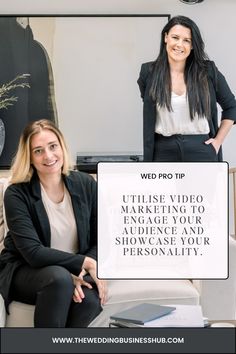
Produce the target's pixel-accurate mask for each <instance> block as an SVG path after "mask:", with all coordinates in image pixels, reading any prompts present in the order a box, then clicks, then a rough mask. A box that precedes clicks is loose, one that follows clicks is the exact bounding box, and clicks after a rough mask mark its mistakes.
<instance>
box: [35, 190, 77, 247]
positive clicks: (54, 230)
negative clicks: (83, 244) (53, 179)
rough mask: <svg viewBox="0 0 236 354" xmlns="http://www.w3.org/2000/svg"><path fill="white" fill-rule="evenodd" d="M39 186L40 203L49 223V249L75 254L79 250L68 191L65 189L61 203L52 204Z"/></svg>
mask: <svg viewBox="0 0 236 354" xmlns="http://www.w3.org/2000/svg"><path fill="white" fill-rule="evenodd" d="M40 185H41V193H42V201H43V204H44V207H45V209H46V212H47V215H48V218H49V223H50V229H51V247H52V248H55V249H58V250H61V251H65V252H69V253H77V252H78V248H79V247H78V246H79V245H78V236H77V227H76V222H75V217H74V211H73V208H72V203H71V197H70V194H69V192H68V190H67V189H66V188H65V193H64V198H63V201H62V202H60V203H54V202H53V201H52V200H51V199H50V198H49V197H48V195H47V192H46V191H45V189H44V188H43V186H42V184H40Z"/></svg>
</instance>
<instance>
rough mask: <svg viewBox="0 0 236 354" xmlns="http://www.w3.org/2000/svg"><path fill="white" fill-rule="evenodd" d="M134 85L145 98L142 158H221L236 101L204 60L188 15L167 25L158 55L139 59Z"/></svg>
mask: <svg viewBox="0 0 236 354" xmlns="http://www.w3.org/2000/svg"><path fill="white" fill-rule="evenodd" d="M138 85H139V88H140V92H141V97H142V99H143V102H144V106H143V143H144V161H160V162H164V161H167V162H168V161H169V162H184V161H221V160H222V151H221V145H222V143H223V141H224V139H225V137H226V135H227V134H228V132H229V130H230V129H231V127H232V125H233V124H234V123H235V121H236V101H235V97H234V95H233V94H232V92H231V90H230V88H229V86H228V84H227V82H226V80H225V78H224V76H223V75H222V74H221V73H220V72H219V70H218V69H217V68H216V66H215V64H214V62H213V61H209V60H208V57H207V55H206V53H205V51H204V42H203V40H202V37H201V33H200V31H199V28H198V27H197V25H196V24H195V23H194V22H193V21H192V20H191V19H189V18H187V17H185V16H176V17H173V18H172V19H171V20H170V21H169V22H168V23H167V24H166V25H165V27H164V28H163V30H162V33H161V44H160V53H159V56H158V58H157V59H156V60H155V61H154V62H149V63H145V64H142V67H141V71H140V76H139V79H138ZM217 103H218V104H219V105H220V106H221V108H222V116H221V123H220V126H218V113H217Z"/></svg>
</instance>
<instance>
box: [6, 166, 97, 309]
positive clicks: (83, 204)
mask: <svg viewBox="0 0 236 354" xmlns="http://www.w3.org/2000/svg"><path fill="white" fill-rule="evenodd" d="M64 182H65V186H66V188H67V189H68V191H69V193H70V196H71V200H72V206H73V210H74V215H75V220H76V225H77V231H78V243H79V253H78V254H72V253H68V252H63V251H60V250H56V249H53V248H50V237H51V235H50V225H49V220H48V216H47V213H46V210H45V208H44V205H43V202H42V197H41V189H40V183H39V179H38V176H37V174H36V173H35V174H34V175H33V177H32V178H31V181H30V182H28V183H19V184H12V185H10V186H9V187H8V188H7V190H6V192H5V196H4V204H5V211H6V219H7V224H8V228H9V232H8V234H7V236H6V238H5V241H4V246H5V248H4V249H3V251H2V253H1V256H0V293H1V294H2V296H3V298H4V299H5V302H6V307H8V304H9V302H10V301H11V293H10V286H11V281H12V276H13V273H14V271H15V270H16V269H17V268H18V267H19V266H20V265H22V264H29V265H30V266H31V267H33V268H40V267H45V266H49V265H59V266H61V267H64V268H66V269H67V270H68V271H69V272H71V273H73V274H79V273H80V271H81V268H82V264H83V261H84V258H85V256H89V257H92V258H94V259H96V247H97V202H96V197H97V188H96V182H95V180H94V179H93V177H91V176H90V175H88V174H86V173H83V172H75V171H73V172H71V173H70V174H69V176H65V177H64ZM65 237H66V235H65Z"/></svg>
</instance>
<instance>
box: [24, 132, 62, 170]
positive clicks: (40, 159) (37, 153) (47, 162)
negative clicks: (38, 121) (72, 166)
mask: <svg viewBox="0 0 236 354" xmlns="http://www.w3.org/2000/svg"><path fill="white" fill-rule="evenodd" d="M30 150H31V163H32V165H33V166H34V167H35V169H36V170H37V172H38V174H39V175H40V174H41V175H47V174H55V173H56V174H61V169H62V166H63V160H64V159H63V150H62V148H61V145H60V142H59V140H58V138H57V136H56V134H55V133H53V132H52V131H51V130H48V129H44V130H41V131H40V132H39V133H37V134H34V135H33V136H32V138H31V144H30Z"/></svg>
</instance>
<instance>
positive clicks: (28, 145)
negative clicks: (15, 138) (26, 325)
mask: <svg viewBox="0 0 236 354" xmlns="http://www.w3.org/2000/svg"><path fill="white" fill-rule="evenodd" d="M96 194H97V191H96V182H95V180H94V179H93V178H92V177H91V176H90V175H88V174H86V173H82V172H78V171H72V170H70V168H69V156H68V150H67V148H66V144H65V139H64V137H63V135H62V133H61V132H60V130H59V129H58V128H57V127H56V126H55V125H54V123H53V122H52V121H49V120H45V119H43V120H39V121H34V122H31V123H30V124H29V125H27V127H26V128H25V129H24V131H23V133H22V135H21V138H20V143H19V147H18V151H17V154H16V157H15V159H14V161H13V164H12V168H11V181H10V186H9V187H8V188H7V190H6V192H5V197H4V203H5V212H6V219H7V225H8V228H9V231H8V234H7V236H6V238H5V242H4V246H5V248H4V250H3V251H2V254H1V256H0V293H1V294H2V296H3V298H4V300H5V304H6V308H7V310H8V306H9V303H10V302H11V301H12V300H15V301H20V302H24V303H27V304H34V305H35V306H36V307H35V314H34V325H35V327H87V326H88V325H89V323H90V322H91V321H92V320H93V319H94V318H95V317H96V316H97V315H98V314H99V313H100V312H101V310H102V307H101V305H103V304H104V303H105V301H106V283H105V281H103V280H100V279H98V278H97V276H96V266H97V262H96V244H97V220H96V216H97V215H96V213H97V211H96Z"/></svg>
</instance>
